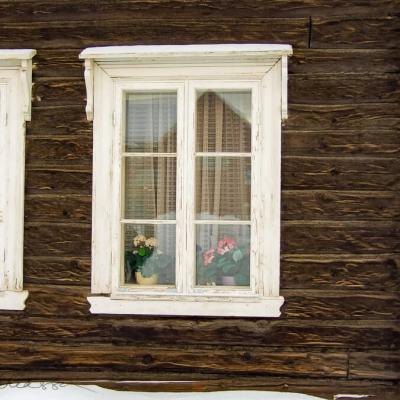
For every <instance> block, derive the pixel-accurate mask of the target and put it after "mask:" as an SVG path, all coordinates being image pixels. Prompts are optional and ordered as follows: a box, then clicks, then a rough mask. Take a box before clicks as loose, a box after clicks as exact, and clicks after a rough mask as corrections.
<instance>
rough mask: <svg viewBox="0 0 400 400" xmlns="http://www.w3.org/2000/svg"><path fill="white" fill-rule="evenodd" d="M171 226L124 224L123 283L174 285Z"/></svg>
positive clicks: (173, 231) (173, 239) (173, 236)
mask: <svg viewBox="0 0 400 400" xmlns="http://www.w3.org/2000/svg"><path fill="white" fill-rule="evenodd" d="M175 230H176V229H175V224H171V225H169V224H168V225H137V224H135V225H134V224H126V225H124V234H125V239H124V243H125V263H124V266H125V267H124V268H125V269H124V277H125V283H126V284H137V285H175Z"/></svg>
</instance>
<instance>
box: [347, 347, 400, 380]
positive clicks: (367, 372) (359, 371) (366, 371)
mask: <svg viewBox="0 0 400 400" xmlns="http://www.w3.org/2000/svg"><path fill="white" fill-rule="evenodd" d="M349 370H350V377H351V378H367V379H393V380H398V379H400V356H399V354H396V353H394V352H386V351H375V352H373V353H370V354H366V353H360V352H350V355H349Z"/></svg>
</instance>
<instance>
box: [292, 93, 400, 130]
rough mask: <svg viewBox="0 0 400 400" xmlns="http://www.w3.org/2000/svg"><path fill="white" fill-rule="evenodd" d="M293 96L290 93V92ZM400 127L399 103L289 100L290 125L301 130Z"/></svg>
mask: <svg viewBox="0 0 400 400" xmlns="http://www.w3.org/2000/svg"><path fill="white" fill-rule="evenodd" d="M289 96H290V95H289ZM399 128H400V112H399V108H398V106H397V105H396V104H391V103H389V104H379V103H378V104H347V105H340V104H335V105H315V104H294V103H291V102H289V118H288V120H287V121H286V129H288V130H298V131H305V130H307V131H321V130H338V129H342V130H366V131H367V130H372V131H374V132H377V131H380V130H386V129H397V130H398V129H399Z"/></svg>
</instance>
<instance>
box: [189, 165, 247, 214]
mask: <svg viewBox="0 0 400 400" xmlns="http://www.w3.org/2000/svg"><path fill="white" fill-rule="evenodd" d="M250 195H251V159H250V157H197V158H196V219H202V220H213V219H226V220H244V221H249V220H250Z"/></svg>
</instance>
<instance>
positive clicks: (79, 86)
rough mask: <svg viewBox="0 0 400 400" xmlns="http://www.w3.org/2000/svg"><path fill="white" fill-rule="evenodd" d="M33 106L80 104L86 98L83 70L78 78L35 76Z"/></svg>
mask: <svg viewBox="0 0 400 400" xmlns="http://www.w3.org/2000/svg"><path fill="white" fill-rule="evenodd" d="M32 98H33V103H32V104H33V106H42V107H46V106H52V107H53V106H66V105H77V104H82V105H83V106H84V103H85V99H86V88H85V81H84V79H83V70H82V71H81V77H80V78H74V77H69V76H68V77H67V78H58V77H51V78H36V79H35V80H34V85H33V93H32Z"/></svg>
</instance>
